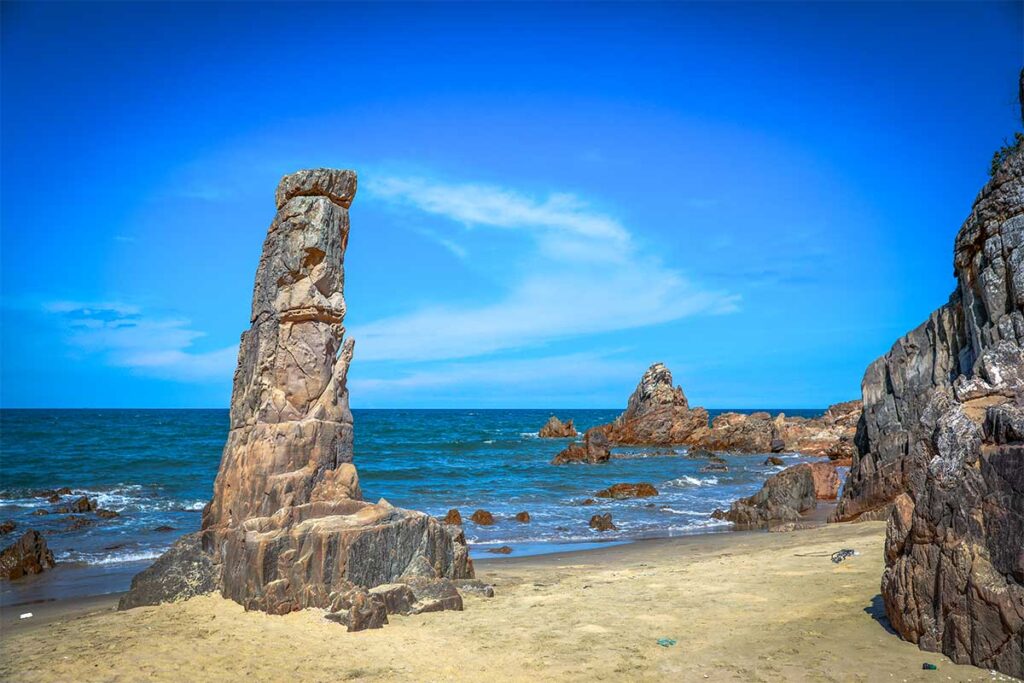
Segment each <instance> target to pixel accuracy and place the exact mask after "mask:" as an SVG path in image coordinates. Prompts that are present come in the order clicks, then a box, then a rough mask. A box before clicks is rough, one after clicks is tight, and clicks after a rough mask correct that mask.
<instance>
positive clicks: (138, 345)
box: [43, 301, 238, 382]
mask: <svg viewBox="0 0 1024 683" xmlns="http://www.w3.org/2000/svg"><path fill="white" fill-rule="evenodd" d="M43 309H44V311H46V312H47V313H50V314H52V315H56V316H59V318H58V319H59V322H60V325H61V327H62V330H63V332H64V335H65V339H64V341H65V342H66V343H67V345H68V346H70V347H71V348H72V349H75V350H77V351H79V352H82V353H90V354H98V355H100V356H102V357H103V358H104V360H105V361H106V362H107V363H108V364H109V365H112V366H114V367H122V368H128V369H130V370H132V371H135V372H138V373H139V374H143V375H148V376H152V377H159V378H162V379H171V380H176V381H183V382H198V381H206V380H210V379H224V378H229V377H230V376H231V372H232V368H233V367H234V364H235V359H236V356H237V352H238V347H237V345H232V346H229V347H223V348H219V349H214V350H212V351H195V350H193V349H192V348H191V347H192V346H193V343H194V342H195V341H196V340H197V339H199V338H201V337H203V336H205V335H204V333H203V332H200V331H198V330H194V329H192V328H191V323H190V322H189V321H188V320H187V319H184V318H174V317H164V316H158V315H150V314H147V313H146V312H145V311H144V310H143V309H142V308H141V307H139V306H136V305H132V304H126V303H122V302H118V301H103V302H93V303H89V302H80V301H55V302H50V303H48V304H45V305H44V307H43Z"/></svg>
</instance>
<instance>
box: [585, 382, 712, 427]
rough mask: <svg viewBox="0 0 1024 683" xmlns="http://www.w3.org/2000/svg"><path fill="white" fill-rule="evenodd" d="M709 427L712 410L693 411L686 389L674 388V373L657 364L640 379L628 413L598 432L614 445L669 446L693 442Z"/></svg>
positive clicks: (699, 409) (630, 400)
mask: <svg viewBox="0 0 1024 683" xmlns="http://www.w3.org/2000/svg"><path fill="white" fill-rule="evenodd" d="M707 426H708V411H706V410H704V409H703V408H694V409H692V410H691V409H690V404H689V402H688V401H687V400H686V395H685V394H684V393H683V390H682V388H681V387H678V386H673V384H672V372H671V371H670V370H669V369H668V368H667V367H665V365H664V364H662V363H655V364H654V365H652V366H651V367H649V368H648V369H647V371H646V372H645V373H644V374H643V377H641V378H640V383H639V384H638V385H637V387H636V390H635V391H633V395H632V396H630V397H629V402H628V403H627V405H626V410H625V412H623V413H622V414H621V415H619V416H618V417H617V418H615V421H614V422H612V423H611V424H608V425H603V426H601V427H598V428H595V429H600V430H601V431H602V432H603V433H604V435H605V437H607V439H608V441H610V442H611V443H617V444H644V445H659V446H669V445H673V444H685V443H690V442H691V441H692V440H693V437H694V435H695V433H697V432H700V431H702V430H707ZM588 433H589V430H588Z"/></svg>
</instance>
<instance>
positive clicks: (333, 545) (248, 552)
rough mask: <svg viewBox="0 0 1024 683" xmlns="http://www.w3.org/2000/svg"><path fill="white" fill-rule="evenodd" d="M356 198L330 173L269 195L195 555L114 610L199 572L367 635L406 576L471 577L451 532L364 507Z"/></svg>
mask: <svg viewBox="0 0 1024 683" xmlns="http://www.w3.org/2000/svg"><path fill="white" fill-rule="evenodd" d="M355 191H356V177H355V173H353V172H351V171H335V170H329V169H316V170H311V171H300V172H298V173H295V174H292V175H290V176H286V177H285V178H284V179H282V181H281V184H280V185H279V186H278V190H277V195H276V199H277V208H278V212H277V215H276V217H275V218H274V221H273V223H272V224H271V226H270V229H269V230H268V232H267V236H266V240H265V241H264V244H263V253H262V255H261V258H260V263H259V267H258V269H257V272H256V282H255V286H254V289H253V302H252V315H251V322H252V325H251V327H250V329H249V330H247V331H246V332H245V333H244V334H243V335H242V340H241V344H240V346H239V353H238V368H237V370H236V372H235V377H234V387H233V391H232V400H231V411H230V431H229V433H228V439H227V444H226V445H225V447H224V454H223V457H222V460H221V465H220V470H219V471H218V474H217V479H216V482H215V483H214V495H213V499H212V500H211V501H210V504H209V505H207V507H206V509H205V510H204V511H203V522H202V531H201V535H200V537H199V538H200V539H201V549H200V550H198V551H197V550H196V548H195V546H194V541H189V542H188V544H187V546H186V547H185V548H181V549H179V552H177V553H176V552H175V551H174V549H172V551H171V552H170V553H168V555H165V556H164V557H163V558H161V560H158V562H157V563H156V564H155V565H154V566H153V567H152V568H150V570H147V572H150V573H149V574H148V575H147V576H146V577H145V579H144V580H140V581H139V585H138V586H135V587H133V589H132V590H131V591H130V592H129V594H128V595H127V596H126V597H125V600H124V601H123V605H122V607H129V606H133V605H135V604H152V603H153V602H160V601H163V600H166V599H174V598H175V597H179V596H180V595H182V594H183V592H182V590H181V585H180V584H181V583H182V582H180V581H176V580H175V576H177V575H181V574H182V573H183V572H182V569H183V567H182V563H184V564H185V565H186V566H190V565H192V564H196V563H198V564H201V565H202V564H204V563H205V562H206V561H209V562H211V563H212V567H210V568H209V572H208V573H207V572H206V568H205V566H204V567H203V572H202V573H201V574H202V577H203V580H202V581H196V582H194V583H196V585H197V586H198V587H200V588H203V589H212V588H214V587H215V588H217V589H219V590H220V591H221V593H222V594H223V595H224V596H225V597H228V598H230V599H232V600H235V601H236V602H238V603H240V604H242V605H243V606H244V607H245V608H246V609H258V610H263V611H266V612H269V613H272V614H283V613H286V612H290V611H293V610H298V609H302V608H306V607H318V608H328V607H330V608H334V607H337V608H338V609H336V610H334V611H335V612H336V613H342V612H343V613H344V614H345V616H343V617H341V616H339V617H337V618H338V619H339V620H341V621H342V622H343V623H345V624H346V626H348V627H349V628H350V629H358V628H370V627H373V626H375V625H379V623H380V619H378V612H379V610H378V609H377V607H376V606H375V605H376V599H375V598H373V597H371V596H370V595H369V593H368V592H366V591H368V590H369V589H371V588H373V587H376V586H379V585H382V584H388V583H394V582H395V581H396V580H397V579H398V578H399V577H403V576H406V575H419V576H424V575H426V576H429V578H430V579H433V580H437V579H441V578H444V577H448V578H463V577H471V576H472V574H473V569H472V563H471V561H470V560H469V556H468V549H467V547H466V544H465V537H464V536H463V534H462V532H461V530H460V529H459V528H458V527H456V526H452V525H446V524H443V523H442V522H440V521H439V520H436V519H434V518H433V517H429V516H428V515H425V514H423V513H421V512H415V511H411V510H403V509H401V508H397V507H394V506H392V505H390V504H389V503H387V501H384V500H381V501H380V502H378V503H376V504H373V503H369V502H366V501H364V500H363V499H362V491H361V489H360V486H359V478H358V475H357V473H356V469H355V466H354V465H353V464H352V441H353V440H352V414H351V412H350V410H349V406H348V389H347V375H348V368H349V364H350V362H351V360H352V354H353V343H352V340H351V339H349V340H345V339H344V332H345V328H344V325H343V321H344V318H345V312H346V308H345V300H344V296H343V292H342V288H343V282H344V264H343V260H344V254H345V249H346V246H347V243H348V232H349V216H348V207H349V204H350V203H351V201H352V199H353V198H354V196H355ZM197 552H198V553H201V555H202V558H205V559H202V558H201V557H200V555H197V554H196V553H197ZM151 570H152V571H151ZM143 574H146V572H143ZM140 576H142V575H140ZM206 579H209V581H207V580H206ZM211 584H212V585H211ZM356 589H361V590H362V592H360V591H358V590H356ZM189 590H191V589H189ZM353 591H355V592H353ZM345 605H347V606H345Z"/></svg>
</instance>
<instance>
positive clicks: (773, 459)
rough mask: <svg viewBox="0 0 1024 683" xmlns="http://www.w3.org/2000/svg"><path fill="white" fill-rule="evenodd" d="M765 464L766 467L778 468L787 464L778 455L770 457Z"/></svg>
mask: <svg viewBox="0 0 1024 683" xmlns="http://www.w3.org/2000/svg"><path fill="white" fill-rule="evenodd" d="M764 464H765V465H774V466H776V467H784V466H785V464H786V462H785V461H784V460H783V459H782V458H780V457H778V456H776V455H772V456H769V457H768V458H766V459H765V461H764Z"/></svg>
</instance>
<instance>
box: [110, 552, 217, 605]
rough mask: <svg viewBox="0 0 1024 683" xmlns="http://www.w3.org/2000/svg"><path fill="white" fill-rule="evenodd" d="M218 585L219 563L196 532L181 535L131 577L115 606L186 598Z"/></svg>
mask: <svg viewBox="0 0 1024 683" xmlns="http://www.w3.org/2000/svg"><path fill="white" fill-rule="evenodd" d="M219 587H220V565H218V564H216V563H215V562H214V561H213V558H212V557H210V555H209V554H208V553H206V552H204V551H203V545H202V539H201V538H200V534H198V533H194V534H189V535H187V536H182V537H181V538H180V539H178V540H177V541H176V542H175V543H174V545H173V546H171V549H170V550H168V551H167V552H166V553H164V554H163V555H161V556H160V557H159V558H157V561H156V562H154V563H153V564H152V565H151V566H150V567H148V568H146V569H144V570H142V571H141V572H139V573H138V574H136V575H135V576H134V577H133V578H132V586H131V589H129V591H128V592H127V593H125V594H124V595H123V596H121V600H120V601H119V602H118V604H117V608H118V609H122V610H124V609H131V608H133V607H141V606H143V605H159V604H160V603H162V602H176V601H178V600H187V599H188V598H191V597H194V596H196V595H205V594H206V593H212V592H213V591H215V590H217V589H218V588H219Z"/></svg>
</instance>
